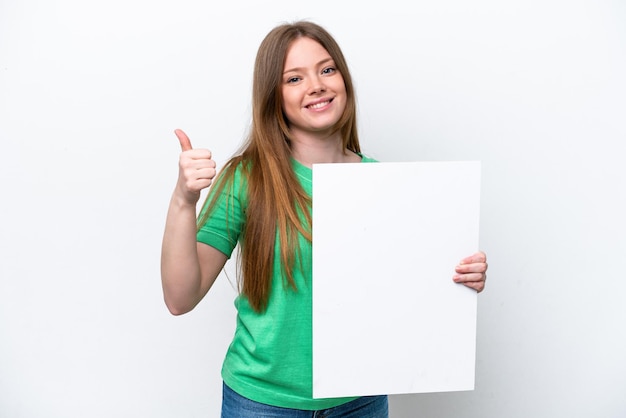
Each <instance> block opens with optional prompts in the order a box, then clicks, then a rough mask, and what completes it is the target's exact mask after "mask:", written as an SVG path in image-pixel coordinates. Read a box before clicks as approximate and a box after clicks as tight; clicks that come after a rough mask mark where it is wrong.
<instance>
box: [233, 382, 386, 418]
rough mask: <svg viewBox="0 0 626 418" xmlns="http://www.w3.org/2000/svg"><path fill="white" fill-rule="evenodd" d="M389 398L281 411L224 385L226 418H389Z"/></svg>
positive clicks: (365, 399)
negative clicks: (332, 406)
mask: <svg viewBox="0 0 626 418" xmlns="http://www.w3.org/2000/svg"><path fill="white" fill-rule="evenodd" d="M388 417H389V411H388V407H387V395H381V396H364V397H362V398H358V399H355V400H353V401H351V402H348V403H345V404H343V405H339V406H336V407H334V408H329V409H322V410H320V411H305V410H300V409H289V408H281V407H278V406H271V405H265V404H262V403H259V402H255V401H251V400H250V399H248V398H245V397H243V396H241V395H240V394H238V393H237V392H235V391H234V390H232V389H231V388H229V387H228V386H226V384H224V389H223V394H222V418H388Z"/></svg>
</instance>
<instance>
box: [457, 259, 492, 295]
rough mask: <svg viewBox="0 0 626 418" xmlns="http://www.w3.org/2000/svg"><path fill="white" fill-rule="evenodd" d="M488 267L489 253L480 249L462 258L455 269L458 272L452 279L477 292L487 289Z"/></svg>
mask: <svg viewBox="0 0 626 418" xmlns="http://www.w3.org/2000/svg"><path fill="white" fill-rule="evenodd" d="M487 267H488V265H487V255H486V254H485V253H484V252H482V251H479V252H477V253H475V254H473V255H471V256H469V257H466V258H464V259H463V260H461V262H460V263H459V265H458V266H456V267H455V269H454V270H455V271H456V274H455V275H454V276H453V277H452V280H454V281H455V282H456V283H461V284H463V285H465V286H467V287H469V288H471V289H474V290H475V291H477V292H482V291H483V290H484V289H485V280H486V279H487Z"/></svg>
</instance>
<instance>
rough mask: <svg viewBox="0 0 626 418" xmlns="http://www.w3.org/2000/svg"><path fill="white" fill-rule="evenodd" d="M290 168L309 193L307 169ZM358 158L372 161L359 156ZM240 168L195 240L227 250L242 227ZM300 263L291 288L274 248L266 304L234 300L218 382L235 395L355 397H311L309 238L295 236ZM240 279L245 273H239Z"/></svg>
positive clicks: (295, 401) (282, 399)
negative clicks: (260, 308)
mask: <svg viewBox="0 0 626 418" xmlns="http://www.w3.org/2000/svg"><path fill="white" fill-rule="evenodd" d="M292 161H293V169H294V171H295V173H296V175H297V177H298V180H299V181H300V184H301V185H302V187H303V188H304V190H305V191H306V193H308V194H309V196H310V195H311V194H312V173H313V172H312V170H311V169H310V168H308V167H306V166H304V165H302V164H300V163H299V162H297V161H296V160H292ZM362 161H363V162H375V160H373V159H371V158H369V157H365V156H363V157H362ZM241 176H242V174H241V170H240V169H238V170H237V171H236V173H235V178H234V181H233V188H232V189H231V190H227V191H225V192H224V194H223V195H222V196H221V197H220V201H219V203H218V205H217V206H216V208H215V210H214V212H213V213H212V214H211V216H210V218H209V220H208V221H207V222H206V224H205V225H203V226H202V228H201V229H200V230H199V231H198V241H199V242H202V243H205V244H208V245H210V246H212V247H215V248H216V249H218V250H220V251H221V252H223V253H224V254H226V255H227V256H228V257H230V256H231V254H232V252H233V250H234V248H235V246H236V245H237V242H238V240H239V236H240V232H241V230H242V225H243V220H244V210H245V200H246V198H247V197H246V190H245V187H246V183H245V181H241V180H242V179H241ZM298 243H299V245H300V251H301V253H300V254H301V256H302V266H303V268H302V269H300V268H295V269H294V272H293V273H294V280H295V283H296V286H297V290H295V291H294V290H293V289H291V288H289V287H288V286H285V285H284V280H283V278H282V277H281V276H280V274H281V271H282V269H281V264H280V251H279V248H278V243H277V244H276V248H275V251H274V254H275V256H274V269H273V271H274V272H275V273H274V277H272V287H271V291H270V297H269V301H268V305H267V310H266V311H264V312H261V313H257V312H255V311H254V310H253V309H252V307H251V306H250V304H249V302H248V299H247V298H246V297H245V296H243V295H239V296H238V297H237V298H236V300H235V307H236V308H237V328H236V330H235V335H234V338H233V341H232V343H231V345H230V347H229V348H228V351H227V353H226V358H225V360H224V364H223V367H222V378H223V379H224V382H225V383H226V384H227V385H228V386H229V387H230V388H231V389H233V390H234V391H235V392H237V393H239V394H240V395H242V396H244V397H246V398H248V399H251V400H254V401H257V402H261V403H264V404H268V405H274V406H280V407H284V408H293V409H306V410H316V409H326V408H331V407H334V406H337V405H340V404H342V403H345V402H348V401H350V400H353V399H355V398H332V399H313V398H312V394H313V377H312V333H313V332H312V294H311V280H312V273H311V270H312V269H311V248H312V246H311V242H309V241H307V240H306V239H305V238H304V237H303V236H302V235H299V236H298ZM244 280H245V278H244Z"/></svg>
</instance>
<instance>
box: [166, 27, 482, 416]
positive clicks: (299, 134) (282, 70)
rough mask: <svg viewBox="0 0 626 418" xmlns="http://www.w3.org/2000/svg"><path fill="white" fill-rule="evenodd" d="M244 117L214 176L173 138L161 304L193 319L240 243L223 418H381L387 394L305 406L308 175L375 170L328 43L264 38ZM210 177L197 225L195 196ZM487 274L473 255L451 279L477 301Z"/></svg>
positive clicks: (300, 30)
mask: <svg viewBox="0 0 626 418" xmlns="http://www.w3.org/2000/svg"><path fill="white" fill-rule="evenodd" d="M252 108H253V115H252V125H251V128H250V133H249V135H248V139H247V141H246V143H245V145H244V147H243V148H242V150H241V152H240V153H238V155H236V156H235V157H233V158H232V159H231V160H229V161H228V162H227V163H226V164H225V166H224V168H223V169H222V170H221V172H220V175H219V176H218V177H216V165H215V162H214V161H213V160H212V159H211V153H210V152H209V151H208V150H201V149H193V148H192V146H191V143H190V140H189V138H188V137H187V135H185V133H184V132H182V131H180V130H176V135H177V137H178V139H179V141H180V145H181V148H182V153H181V156H180V163H179V168H180V169H179V178H178V182H177V184H176V188H175V190H174V193H173V195H172V199H171V202H170V206H169V212H168V215H167V220H166V227H165V233H164V238H163V252H162V261H161V264H162V265H161V269H162V283H163V292H164V297H165V303H166V305H167V307H168V309H169V310H170V311H171V312H172V313H173V314H175V315H180V314H184V313H186V312H188V311H190V310H192V309H193V308H194V307H195V306H196V305H197V304H198V303H199V302H200V301H201V300H202V298H203V297H204V296H205V295H206V293H207V292H208V291H209V289H210V288H211V285H212V284H213V282H214V281H215V279H216V277H217V276H218V274H219V272H220V271H221V270H222V268H223V267H224V264H225V263H226V261H227V259H228V258H229V257H230V255H231V253H232V251H233V250H234V248H235V246H236V245H237V244H238V243H239V245H240V260H239V261H240V265H239V276H240V281H239V284H240V295H239V296H238V298H237V300H236V307H237V329H236V332H235V335H234V338H233V342H232V344H231V345H230V347H229V349H228V352H227V354H226V358H225V360H224V364H223V368H222V378H223V380H224V394H223V404H222V416H223V417H227V418H229V417H237V418H242V417H244V418H245V417H260V416H272V417H274V416H276V417H313V416H321V415H319V413H320V412H319V411H324V413H323V416H325V417H358V418H368V417H371V418H380V417H386V416H387V415H388V414H387V397H386V396H372V397H362V398H333V399H313V398H312V364H311V353H312V344H311V334H312V331H311V329H312V328H311V312H312V309H311V307H312V301H311V279H312V277H311V177H312V171H311V166H312V164H314V163H367V162H373V161H374V160H372V159H370V158H368V157H366V156H364V155H363V154H361V152H360V147H359V140H358V136H357V124H356V101H355V92H354V87H353V84H352V79H351V77H350V72H349V71H348V67H347V64H346V61H345V59H344V57H343V54H342V52H341V50H340V49H339V46H338V45H337V43H336V42H335V40H334V39H333V38H332V36H331V35H330V34H329V33H328V32H327V31H326V30H324V29H323V28H321V27H320V26H318V25H316V24H313V23H310V22H305V21H302V22H296V23H293V24H284V25H280V26H278V27H276V28H274V29H273V30H272V31H270V32H269V34H268V35H267V36H266V38H265V39H264V40H263V42H262V43H261V45H260V47H259V50H258V53H257V57H256V63H255V68H254V81H253V107H252ZM214 180H215V184H214V185H213V187H212V188H211V191H210V192H209V195H208V197H207V201H206V202H205V204H204V206H203V209H202V211H201V213H200V216H199V217H198V219H196V205H197V202H198V199H199V197H200V192H201V190H203V189H204V188H207V187H209V186H210V185H211V184H212V183H213V181H214ZM486 270H487V263H486V256H485V254H484V253H482V252H479V253H476V254H474V255H472V256H470V257H468V258H466V259H464V260H463V261H462V262H461V264H459V265H458V266H456V272H455V273H454V274H453V277H452V279H453V280H454V281H456V282H458V283H462V284H464V285H466V286H468V287H470V288H472V289H475V290H476V291H478V292H480V291H482V290H483V288H484V285H485V277H486V276H485V273H486ZM316 411H318V412H316Z"/></svg>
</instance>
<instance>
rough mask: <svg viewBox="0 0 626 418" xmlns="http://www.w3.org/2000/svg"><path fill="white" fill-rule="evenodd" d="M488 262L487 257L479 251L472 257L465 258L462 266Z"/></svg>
mask: <svg viewBox="0 0 626 418" xmlns="http://www.w3.org/2000/svg"><path fill="white" fill-rule="evenodd" d="M486 261H487V255H486V254H485V253H484V252H482V251H479V252H477V253H474V254H472V255H470V256H469V257H465V258H464V259H463V260H461V263H460V264H472V263H485V262H486Z"/></svg>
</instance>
